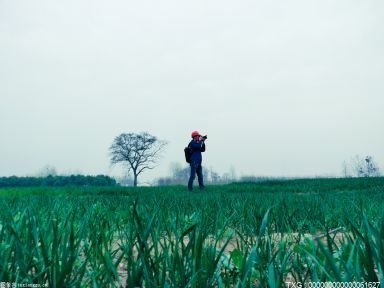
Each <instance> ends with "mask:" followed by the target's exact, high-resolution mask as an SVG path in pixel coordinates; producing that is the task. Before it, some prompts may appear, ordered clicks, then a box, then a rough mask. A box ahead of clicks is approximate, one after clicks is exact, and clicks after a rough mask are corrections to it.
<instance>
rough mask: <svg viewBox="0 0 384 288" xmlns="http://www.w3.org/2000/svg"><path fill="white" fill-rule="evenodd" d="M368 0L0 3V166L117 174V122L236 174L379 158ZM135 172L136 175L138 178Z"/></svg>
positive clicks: (178, 156)
mask: <svg viewBox="0 0 384 288" xmlns="http://www.w3.org/2000/svg"><path fill="white" fill-rule="evenodd" d="M383 3H384V2H383V1H381V0H372V1H370V0H364V1H357V0H340V1H339V0H329V1H327V0H325V1H324V0H322V1H309V0H293V1H258V0H254V1H250V0H249V1H245V0H240V1H223V0H220V1H219V0H212V1H209V0H204V1H202V0H196V1H180V0H178V1H176V0H174V1H171V0H164V1H128V0H114V1H101V0H92V1H91V0H70V1H68V0H66V1H53V0H46V1H43V0H34V1H20V0H0V98H1V104H0V105H1V106H0V176H11V175H17V176H25V175H36V174H37V173H39V171H41V169H43V168H44V167H45V166H46V165H50V166H53V167H55V168H56V169H57V172H58V173H59V174H68V173H82V174H90V175H96V174H107V175H111V176H114V175H118V176H120V174H121V173H122V171H120V169H119V168H118V167H111V165H110V157H109V154H108V153H109V151H108V149H109V147H110V145H111V144H112V142H113V139H114V137H115V136H118V135H119V134H120V133H124V132H126V133H128V132H137V133H139V132H142V131H146V132H149V133H151V134H152V135H155V136H157V137H159V138H160V139H163V140H166V141H168V142H169V144H168V146H167V148H166V151H165V153H164V156H163V158H162V160H161V162H160V163H159V166H158V167H157V168H156V169H155V170H153V171H149V172H146V173H145V174H143V176H142V181H150V179H155V178H156V177H160V176H166V175H168V174H169V173H170V166H171V164H172V163H177V162H178V163H180V164H182V165H184V158H183V152H182V150H183V148H184V146H185V145H187V143H188V142H189V140H190V133H191V132H192V131H193V130H198V131H199V132H200V133H202V134H208V140H207V151H206V153H205V155H203V156H204V160H203V165H204V167H205V168H206V169H210V168H212V169H214V170H216V171H217V172H219V173H220V174H222V173H225V172H228V171H230V170H231V169H232V171H233V170H234V171H235V172H236V175H237V176H244V175H262V176H288V177H289V176H324V175H328V176H329V175H331V176H332V175H334V176H339V175H341V172H342V165H343V162H344V161H349V160H350V159H351V158H352V157H354V156H355V155H361V156H366V155H371V156H373V158H374V159H375V161H376V162H377V163H378V165H379V166H380V168H381V171H382V172H383V170H384V113H383V108H384V95H383V92H384V17H383V13H384V4H383ZM139 181H140V178H139Z"/></svg>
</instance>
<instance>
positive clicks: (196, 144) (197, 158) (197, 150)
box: [188, 131, 207, 191]
mask: <svg viewBox="0 0 384 288" xmlns="http://www.w3.org/2000/svg"><path fill="white" fill-rule="evenodd" d="M191 136H192V140H191V142H189V144H188V147H189V148H190V150H191V153H192V154H191V160H190V163H189V164H190V166H191V174H190V176H189V181H188V190H189V191H192V190H193V181H194V180H195V176H196V174H197V180H198V182H199V187H200V190H203V189H204V180H203V167H202V166H201V162H202V160H203V157H202V155H201V152H204V151H205V142H204V141H205V140H206V139H207V136H201V135H200V133H199V132H197V131H193V132H192V134H191Z"/></svg>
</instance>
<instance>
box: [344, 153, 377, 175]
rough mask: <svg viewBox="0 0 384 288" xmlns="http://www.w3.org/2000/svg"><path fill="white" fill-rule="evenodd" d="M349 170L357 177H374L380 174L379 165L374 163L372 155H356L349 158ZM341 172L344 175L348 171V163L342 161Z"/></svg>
mask: <svg viewBox="0 0 384 288" xmlns="http://www.w3.org/2000/svg"><path fill="white" fill-rule="evenodd" d="M349 166H350V167H351V170H352V171H351V172H352V174H354V175H355V176H357V177H375V176H380V169H379V166H378V165H377V164H376V163H375V161H374V159H373V157H372V156H366V157H365V158H363V157H361V156H359V155H356V156H355V157H353V158H352V159H351V162H350V165H349ZM343 173H344V175H345V176H347V175H349V173H348V164H347V163H344V168H343Z"/></svg>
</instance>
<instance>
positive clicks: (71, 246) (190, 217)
mask: <svg viewBox="0 0 384 288" xmlns="http://www.w3.org/2000/svg"><path fill="white" fill-rule="evenodd" d="M0 193H1V194H0V195H2V197H1V198H0V203H1V207H2V209H1V210H0V282H5V283H21V284H44V285H47V286H48V287H286V286H288V285H287V283H288V282H292V283H294V282H297V283H299V282H300V283H308V282H310V281H311V282H319V281H321V282H325V281H327V282H353V281H355V282H366V283H368V282H370V283H378V285H380V283H381V285H382V284H383V281H384V276H383V268H384V209H383V208H384V201H383V200H384V185H383V179H382V178H371V179H312V180H310V179H307V180H290V181H267V182H262V183H234V184H230V185H224V186H208V187H207V190H206V192H199V193H189V192H186V190H185V187H181V186H172V187H142V188H122V187H113V188H108V187H102V188H92V187H83V188H65V189H64V188H40V189H39V188H33V189H32V188H20V189H2V190H0ZM376 287H378V286H376Z"/></svg>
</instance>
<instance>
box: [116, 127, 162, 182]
mask: <svg viewBox="0 0 384 288" xmlns="http://www.w3.org/2000/svg"><path fill="white" fill-rule="evenodd" d="M166 144H167V142H165V141H163V140H159V139H157V137H155V136H152V135H150V134H149V133H147V132H142V133H140V134H136V133H122V134H120V135H119V136H117V137H116V138H115V139H114V141H113V143H112V145H111V147H110V148H109V150H110V154H111V163H112V164H119V163H123V164H127V169H128V174H129V173H130V172H131V171H132V173H133V186H135V187H136V186H137V178H138V176H139V175H140V174H141V173H142V172H143V171H145V170H146V169H153V168H155V167H156V162H157V161H158V160H159V158H160V156H161V152H162V151H163V149H164V147H165V146H166Z"/></svg>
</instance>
